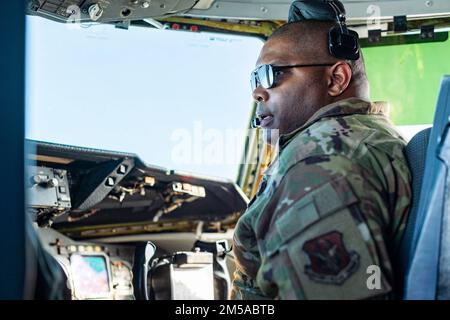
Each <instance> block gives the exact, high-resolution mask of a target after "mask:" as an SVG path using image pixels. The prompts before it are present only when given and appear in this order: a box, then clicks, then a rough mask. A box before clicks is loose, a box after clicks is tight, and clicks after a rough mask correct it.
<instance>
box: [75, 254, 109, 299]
mask: <svg viewBox="0 0 450 320" xmlns="http://www.w3.org/2000/svg"><path fill="white" fill-rule="evenodd" d="M70 264H71V267H72V276H73V284H74V287H75V294H76V296H77V298H79V299H80V298H81V299H86V298H101V297H106V296H108V294H109V290H110V289H109V276H108V268H107V265H106V258H105V257H104V256H101V255H80V254H73V255H72V256H71V257H70Z"/></svg>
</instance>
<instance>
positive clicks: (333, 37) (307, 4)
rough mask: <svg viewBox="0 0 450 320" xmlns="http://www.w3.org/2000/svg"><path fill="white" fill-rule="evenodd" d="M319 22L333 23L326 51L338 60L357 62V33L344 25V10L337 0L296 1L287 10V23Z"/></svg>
mask: <svg viewBox="0 0 450 320" xmlns="http://www.w3.org/2000/svg"><path fill="white" fill-rule="evenodd" d="M305 20H319V21H335V22H337V25H335V26H333V27H332V28H331V29H330V31H329V32H328V49H329V51H330V54H331V55H332V56H334V57H336V58H338V59H346V60H358V59H359V45H358V40H359V37H358V33H356V32H355V31H353V30H349V29H348V28H347V25H346V24H345V20H346V17H345V8H344V5H343V4H342V2H340V1H338V0H296V1H294V2H292V4H291V7H290V8H289V17H288V22H295V21H305Z"/></svg>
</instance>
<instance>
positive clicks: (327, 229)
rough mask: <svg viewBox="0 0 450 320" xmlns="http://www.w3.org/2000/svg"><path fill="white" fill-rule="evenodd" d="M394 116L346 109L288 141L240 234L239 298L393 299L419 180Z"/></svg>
mask: <svg viewBox="0 0 450 320" xmlns="http://www.w3.org/2000/svg"><path fill="white" fill-rule="evenodd" d="M387 108H388V105H387V104H385V103H381V102H376V103H371V102H368V101H364V100H361V99H356V98H351V99H346V100H342V101H339V102H336V103H333V104H330V105H328V106H325V107H323V108H321V109H320V110H319V111H318V112H316V113H315V114H314V115H313V116H312V117H311V118H310V120H309V121H308V122H307V123H306V124H305V125H303V126H302V127H301V128H298V129H297V130H295V131H294V132H292V133H290V134H288V135H284V136H281V137H280V139H279V150H280V154H279V156H278V157H277V158H276V159H275V160H274V162H273V163H272V164H271V166H270V167H269V168H268V169H267V171H266V172H265V173H264V175H263V178H262V181H261V184H260V189H259V191H258V194H257V195H256V196H255V197H254V198H253V199H252V201H251V202H250V204H249V207H248V210H247V211H246V212H245V213H244V214H243V215H242V216H241V218H240V219H239V221H238V223H237V225H236V229H235V234H234V239H233V241H234V244H233V253H234V256H235V260H236V272H235V274H234V280H233V289H232V298H234V299H366V298H375V299H378V298H382V299H383V298H384V299H385V298H392V297H393V293H394V288H395V285H396V284H395V281H394V278H395V277H394V270H393V263H392V262H393V259H394V258H395V256H396V252H397V250H398V248H399V243H400V239H401V237H402V235H403V231H404V228H405V223H406V219H407V216H408V211H409V207H410V202H411V189H410V183H411V175H410V172H409V168H408V165H407V162H406V158H405V156H404V147H405V144H406V142H405V140H404V139H403V138H402V137H401V135H400V134H399V133H398V132H397V131H396V130H395V128H394V127H393V125H392V123H391V122H390V120H389V119H388V116H387V112H388V110H387ZM370 268H378V269H376V270H379V274H376V276H377V277H376V278H372V279H369V277H370V275H371V274H369V273H368V270H372V269H370Z"/></svg>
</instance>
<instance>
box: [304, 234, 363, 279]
mask: <svg viewBox="0 0 450 320" xmlns="http://www.w3.org/2000/svg"><path fill="white" fill-rule="evenodd" d="M303 251H304V252H305V253H306V254H307V255H308V258H309V261H310V264H309V265H305V273H306V275H307V276H308V277H309V279H311V280H312V281H315V282H319V283H325V284H336V285H341V284H342V283H344V282H345V280H347V279H348V278H349V277H350V276H351V275H352V274H353V273H355V272H356V270H357V269H358V268H359V259H360V257H359V254H358V253H357V252H356V251H353V250H350V251H348V250H347V248H346V247H345V244H344V241H343V236H342V233H340V232H338V231H332V232H328V233H326V234H323V235H321V236H318V237H316V238H314V239H311V240H309V241H307V242H305V244H304V245H303Z"/></svg>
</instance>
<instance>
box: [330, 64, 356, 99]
mask: <svg viewBox="0 0 450 320" xmlns="http://www.w3.org/2000/svg"><path fill="white" fill-rule="evenodd" d="M350 80H352V68H351V67H350V66H349V64H348V63H346V62H344V61H339V62H336V64H335V65H333V66H332V67H331V68H330V69H329V72H328V94H329V95H330V96H332V97H337V96H339V95H341V94H342V93H343V92H344V91H345V90H346V89H347V88H348V85H349V83H350Z"/></svg>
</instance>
